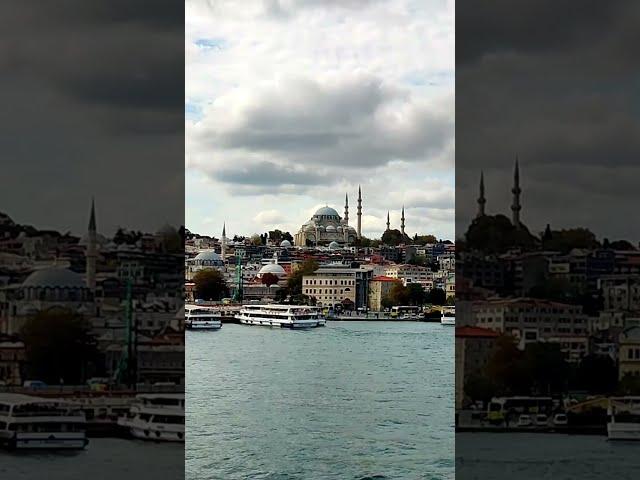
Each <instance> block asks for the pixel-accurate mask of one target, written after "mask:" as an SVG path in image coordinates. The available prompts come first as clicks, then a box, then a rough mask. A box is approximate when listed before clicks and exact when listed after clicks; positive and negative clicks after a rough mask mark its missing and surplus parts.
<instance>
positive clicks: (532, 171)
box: [456, 1, 640, 240]
mask: <svg viewBox="0 0 640 480" xmlns="http://www.w3.org/2000/svg"><path fill="white" fill-rule="evenodd" d="M592 3H593V5H591V4H592ZM457 12H459V15H458V17H457V41H456V46H457V52H456V53H457V65H456V78H457V80H456V122H457V124H456V137H457V138H456V197H457V202H456V203H457V229H458V235H460V233H461V232H464V230H466V225H467V224H468V221H469V219H470V218H471V217H472V215H473V214H474V212H475V199H476V197H477V179H478V176H479V172H480V169H484V170H485V176H487V177H488V178H489V179H493V180H488V184H487V190H488V192H487V195H488V196H489V204H491V201H492V200H493V204H491V205H492V207H493V208H494V212H495V211H502V212H506V213H508V212H509V210H508V207H509V203H510V201H511V200H510V192H509V188H510V184H511V181H512V180H511V176H512V173H511V172H512V168H513V162H514V159H515V156H516V155H519V157H520V161H521V165H522V169H523V173H522V176H521V177H522V179H521V181H522V183H523V189H524V192H523V202H525V204H524V207H523V219H524V221H525V222H526V223H528V224H529V225H530V226H532V230H533V231H537V230H540V229H541V228H543V227H544V224H545V223H546V222H551V223H552V224H554V225H556V226H557V227H560V226H562V225H569V226H576V225H577V224H579V222H582V225H584V226H587V227H590V228H592V229H593V230H596V231H597V233H599V234H601V235H616V236H627V237H629V238H630V239H632V240H633V239H638V238H640V234H639V233H638V231H637V228H636V227H635V226H634V225H633V223H632V222H629V221H628V218H629V216H628V215H629V214H631V215H633V214H632V213H631V212H630V211H629V209H628V205H630V204H634V203H637V202H634V200H635V192H634V190H633V189H628V188H625V187H624V186H625V185H628V183H629V178H628V176H629V175H632V176H633V175H634V174H635V175H636V177H635V178H637V173H639V172H638V168H637V166H638V159H639V158H640V122H639V113H640V112H639V110H638V101H639V100H640V96H639V92H638V89H637V78H638V74H639V73H640V70H638V65H637V61H635V58H634V57H633V56H632V55H633V54H632V51H633V45H637V44H638V41H639V40H640V38H638V35H639V33H638V29H637V27H632V25H636V26H637V25H638V21H639V20H640V5H639V4H638V3H637V2H565V1H561V2H502V1H496V2H482V5H479V4H478V3H476V2H463V3H461V4H460V3H459V4H458V5H457ZM496 179H499V181H498V183H496ZM618 187H620V188H618ZM496 200H497V202H496ZM489 204H488V205H489ZM614 212H615V214H614Z"/></svg>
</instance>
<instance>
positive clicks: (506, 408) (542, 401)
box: [487, 397, 553, 423]
mask: <svg viewBox="0 0 640 480" xmlns="http://www.w3.org/2000/svg"><path fill="white" fill-rule="evenodd" d="M552 412H553V399H552V398H551V397H494V398H492V399H491V401H490V402H489V407H488V411H487V419H488V420H489V421H490V422H492V423H501V422H503V421H504V420H505V418H506V416H507V414H509V415H511V416H514V417H515V416H516V415H517V416H519V415H521V414H531V415H536V414H538V413H544V414H546V415H550V414H551V413H552Z"/></svg>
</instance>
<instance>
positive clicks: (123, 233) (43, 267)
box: [0, 0, 184, 479]
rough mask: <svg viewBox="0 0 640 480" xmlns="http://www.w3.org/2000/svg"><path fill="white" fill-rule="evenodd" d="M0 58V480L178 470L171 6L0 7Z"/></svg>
mask: <svg viewBox="0 0 640 480" xmlns="http://www.w3.org/2000/svg"><path fill="white" fill-rule="evenodd" d="M0 70H1V71H0V102H1V103H2V108H1V109H0V119H1V124H2V128H1V129H0V158H1V159H2V160H1V161H2V170H1V171H2V174H1V175H0V184H1V188H0V476H5V477H6V478H12V479H17V478H39V477H40V476H41V475H42V472H43V471H46V472H47V477H49V478H65V479H70V478H85V477H89V476H95V474H96V472H99V476H103V477H104V478H115V477H120V478H183V477H184V327H183V324H184V314H183V300H184V292H183V289H184V227H183V225H184V3H183V2H180V1H174V0H159V1H154V2H143V1H138V0H133V1H126V0H110V1H107V0H96V1H90V2H86V1H82V0H61V1H57V2H35V1H18V0H9V1H7V2H2V5H1V6H0ZM136 409H141V410H139V411H142V412H151V411H153V410H154V409H155V410H156V413H155V415H156V416H155V417H152V420H150V421H149V422H147V424H146V425H145V426H143V427H142V428H140V429H138V431H136V429H135V428H133V426H132V423H131V422H129V423H127V421H126V420H127V417H130V418H129V420H132V419H133V418H134V416H135V414H136V411H137V410H136ZM144 409H147V410H144ZM136 418H137V419H138V420H142V421H145V418H146V419H147V420H148V419H149V417H145V416H144V414H143V415H141V416H139V417H136ZM153 418H155V420H153ZM123 419H124V421H123ZM157 424H161V427H159V428H158V426H157ZM145 436H146V437H150V438H145ZM136 437H138V438H136ZM85 439H87V440H88V444H87V445H86V446H84V448H78V447H82V445H83V444H84V443H86V442H85ZM165 440H167V441H165ZM31 447H39V448H31ZM54 447H55V448H54ZM66 447H72V448H66ZM23 450H29V452H28V453H24V452H23ZM62 450H64V451H62Z"/></svg>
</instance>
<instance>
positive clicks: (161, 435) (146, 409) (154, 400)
mask: <svg viewBox="0 0 640 480" xmlns="http://www.w3.org/2000/svg"><path fill="white" fill-rule="evenodd" d="M118 425H120V426H121V427H123V428H125V429H126V430H127V431H128V432H129V434H130V435H131V436H133V437H134V438H139V439H142V440H153V441H158V442H184V394H171V393H144V394H139V395H137V396H136V402H135V403H134V404H133V405H132V406H131V409H130V410H129V414H128V415H127V416H126V417H121V418H119V419H118Z"/></svg>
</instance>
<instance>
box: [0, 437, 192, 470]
mask: <svg viewBox="0 0 640 480" xmlns="http://www.w3.org/2000/svg"><path fill="white" fill-rule="evenodd" d="M0 478H1V479H7V480H9V479H11V480H21V479H25V480H26V479H34V478H46V479H47V480H73V479H76V478H78V479H80V478H83V479H84V478H90V479H91V480H112V479H114V478H115V479H117V480H127V479H136V480H139V479H142V478H152V479H154V480H164V479H167V480H173V479H182V478H184V445H183V444H177V443H175V444H174V443H171V444H170V443H148V442H144V441H141V440H124V439H117V438H93V439H90V442H89V445H88V446H87V448H86V449H85V450H81V451H74V452H71V451H69V452H46V451H40V452H39V451H30V452H7V451H5V450H1V449H0Z"/></svg>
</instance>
